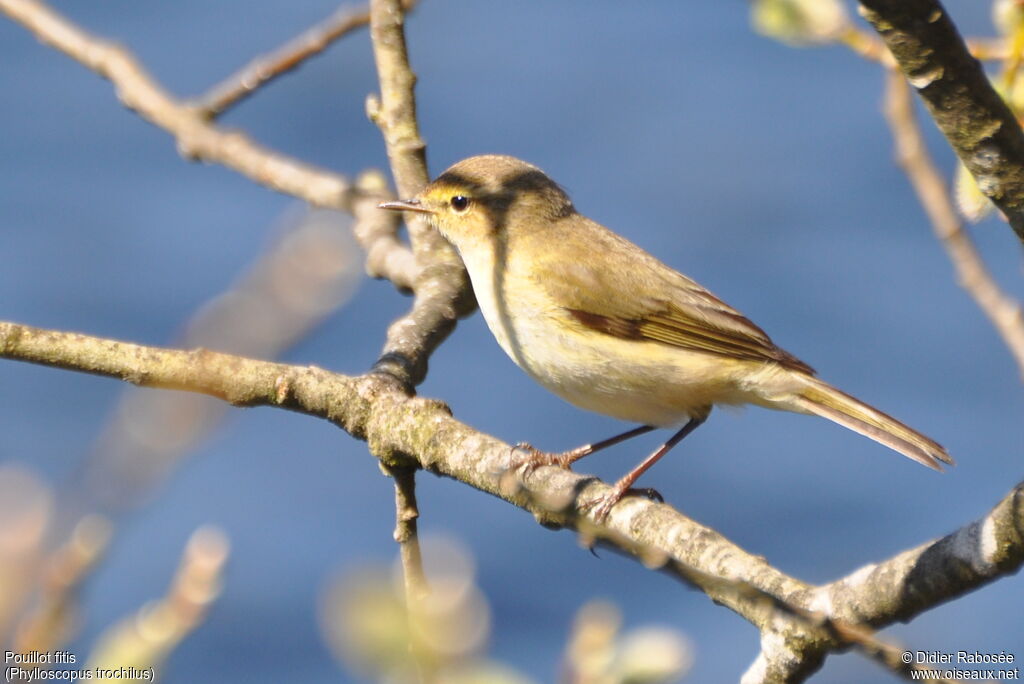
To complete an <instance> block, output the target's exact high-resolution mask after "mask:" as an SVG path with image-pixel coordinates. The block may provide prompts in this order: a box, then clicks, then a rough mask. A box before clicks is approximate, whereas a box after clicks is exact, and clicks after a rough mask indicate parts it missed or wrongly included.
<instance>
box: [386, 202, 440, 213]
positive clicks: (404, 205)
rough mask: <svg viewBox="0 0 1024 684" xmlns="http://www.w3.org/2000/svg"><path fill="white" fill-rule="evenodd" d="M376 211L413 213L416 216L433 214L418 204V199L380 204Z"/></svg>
mask: <svg viewBox="0 0 1024 684" xmlns="http://www.w3.org/2000/svg"><path fill="white" fill-rule="evenodd" d="M377 208H378V209H389V210H391V211H415V212H416V213H417V214H433V213H434V212H433V211H431V210H430V209H427V208H426V207H425V206H423V205H422V204H420V201H419V200H418V199H411V200H399V201H396V202H381V203H380V204H378V205H377Z"/></svg>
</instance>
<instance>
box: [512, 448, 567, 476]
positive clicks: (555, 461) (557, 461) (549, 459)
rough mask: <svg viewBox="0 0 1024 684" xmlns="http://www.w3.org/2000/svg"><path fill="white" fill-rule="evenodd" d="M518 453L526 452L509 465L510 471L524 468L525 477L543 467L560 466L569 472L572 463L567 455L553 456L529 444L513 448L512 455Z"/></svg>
mask: <svg viewBox="0 0 1024 684" xmlns="http://www.w3.org/2000/svg"><path fill="white" fill-rule="evenodd" d="M516 451H520V452H525V455H524V456H522V457H520V458H513V459H512V462H511V463H510V464H509V469H510V470H517V469H519V468H522V470H523V474H524V475H530V474H531V473H533V471H535V470H536V469H537V468H540V467H541V466H558V467H559V468H563V469H565V470H569V464H570V463H572V461H569V460H567V458H566V454H552V453H550V452H547V451H541V450H540V449H538V448H536V447H534V446H533V445H532V444H529V443H528V442H518V443H517V444H515V445H514V446H513V447H512V453H513V454H514V453H515V452H516Z"/></svg>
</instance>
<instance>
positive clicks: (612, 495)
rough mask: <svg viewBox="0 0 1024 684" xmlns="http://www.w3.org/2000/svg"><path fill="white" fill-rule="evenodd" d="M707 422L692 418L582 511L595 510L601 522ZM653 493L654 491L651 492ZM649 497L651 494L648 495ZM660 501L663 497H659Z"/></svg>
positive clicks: (704, 417)
mask: <svg viewBox="0 0 1024 684" xmlns="http://www.w3.org/2000/svg"><path fill="white" fill-rule="evenodd" d="M705 420H707V416H706V415H705V416H700V417H694V418H690V421H689V422H688V423H687V424H686V425H684V426H683V427H682V429H681V430H679V432H677V433H676V434H674V435H672V437H671V438H670V439H669V440H668V441H667V442H665V443H664V444H662V445H661V446H660V447H659V448H658V449H657V450H656V451H655V452H654V453H653V454H651V455H650V456H648V457H647V458H645V459H644V460H643V461H641V462H640V464H639V465H638V466H637V467H635V468H633V469H632V470H630V471H629V472H628V473H626V474H625V475H623V476H622V477H621V478H619V481H618V482H616V483H615V484H614V485H613V486H612V490H611V491H610V492H608V493H607V494H605V495H604V496H599V497H597V498H595V499H591V500H590V501H586V502H584V503H583V504H581V505H580V510H583V511H586V510H589V509H594V517H595V518H596V519H597V520H598V521H599V522H600V521H602V520H604V519H605V518H606V517H607V516H608V512H609V511H610V510H611V509H612V506H614V505H615V504H617V503H618V502H619V501H620V500H621V499H622V497H624V496H625V495H626V494H628V493H629V492H630V491H632V489H633V483H634V482H636V480H637V478H638V477H640V476H641V475H643V474H644V473H645V472H647V470H648V468H650V467H651V466H652V465H654V464H655V463H657V462H658V459H659V458H661V457H662V456H664V455H665V454H667V453H668V452H669V451H671V450H672V447H674V446H675V445H676V444H679V443H680V442H681V441H683V438H684V437H686V435H688V434H690V433H691V432H693V431H694V430H696V429H697V426H699V425H700V424H701V423H703V422H704V421H705ZM650 491H653V490H650ZM655 493H656V492H655ZM648 496H649V494H648ZM657 498H658V499H659V500H660V499H661V496H660V495H658V497H657Z"/></svg>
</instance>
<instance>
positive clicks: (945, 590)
mask: <svg viewBox="0 0 1024 684" xmlns="http://www.w3.org/2000/svg"><path fill="white" fill-rule="evenodd" d="M1022 564H1024V482H1022V483H1021V484H1018V485H1017V486H1016V487H1014V488H1013V490H1011V491H1010V493H1009V494H1007V495H1006V496H1005V497H1004V498H1003V500H1002V501H1000V502H999V503H998V504H996V506H995V507H994V508H993V509H992V511H991V512H990V513H989V514H988V515H986V516H985V517H984V518H982V519H981V520H978V521H976V522H973V523H970V524H968V525H966V526H964V527H962V528H960V529H959V530H957V531H956V532H953V533H952V534H949V535H946V536H945V537H943V538H941V539H938V540H935V541H931V542H928V543H927V544H922V545H921V546H919V547H917V548H916V549H911V550H909V551H904V552H903V553H901V554H899V555H897V556H894V557H893V558H890V559H888V560H886V561H883V562H881V563H877V564H874V565H868V566H866V567H863V568H861V569H859V570H857V571H856V572H854V573H852V574H850V575H848V576H846V577H844V578H842V579H840V580H837V581H835V582H832V583H831V584H827V585H825V586H823V587H822V588H821V589H820V591H819V592H818V596H817V598H816V599H815V602H814V603H815V606H816V607H819V608H825V607H827V608H828V610H829V613H830V614H831V615H834V616H835V617H837V618H839V619H843V620H850V621H856V622H860V623H862V624H867V625H873V626H876V627H878V626H882V625H888V624H892V623H893V622H896V621H900V622H906V621H908V620H910V619H911V618H913V617H914V616H916V615H918V614H920V613H922V612H924V611H925V610H928V609H930V608H933V607H935V606H937V605H939V604H941V603H945V602H946V601H950V600H952V599H954V598H956V597H958V596H962V595H963V594H965V593H967V592H969V591H973V590H974V589H977V588H979V587H982V586H984V585H986V584H989V583H991V582H994V581H995V580H997V579H1000V578H1002V577H1006V576H1007V575H1012V574H1014V573H1016V572H1017V571H1018V570H1019V569H1020V567H1021V565H1022Z"/></svg>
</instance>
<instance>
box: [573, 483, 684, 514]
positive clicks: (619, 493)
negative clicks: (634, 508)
mask: <svg viewBox="0 0 1024 684" xmlns="http://www.w3.org/2000/svg"><path fill="white" fill-rule="evenodd" d="M630 494H639V495H640V496H643V497H646V498H648V499H650V500H651V501H656V502H658V503H664V502H665V497H663V496H662V495H661V493H660V492H658V490H656V489H652V488H651V487H641V488H633V487H630V488H629V489H623V490H620V489H618V488H617V487H616V488H613V489H612V490H611V491H610V492H608V493H607V494H603V495H601V496H596V497H594V498H593V499H589V500H587V501H584V502H582V503H580V505H579V509H580V512H582V513H586V512H587V511H592V512H593V514H594V520H596V521H597V522H599V523H601V522H604V520H605V518H607V517H608V514H609V513H611V510H612V508H613V507H614V506H615V504H617V503H619V501H621V500H622V499H623V498H624V497H626V496H628V495H630Z"/></svg>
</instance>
